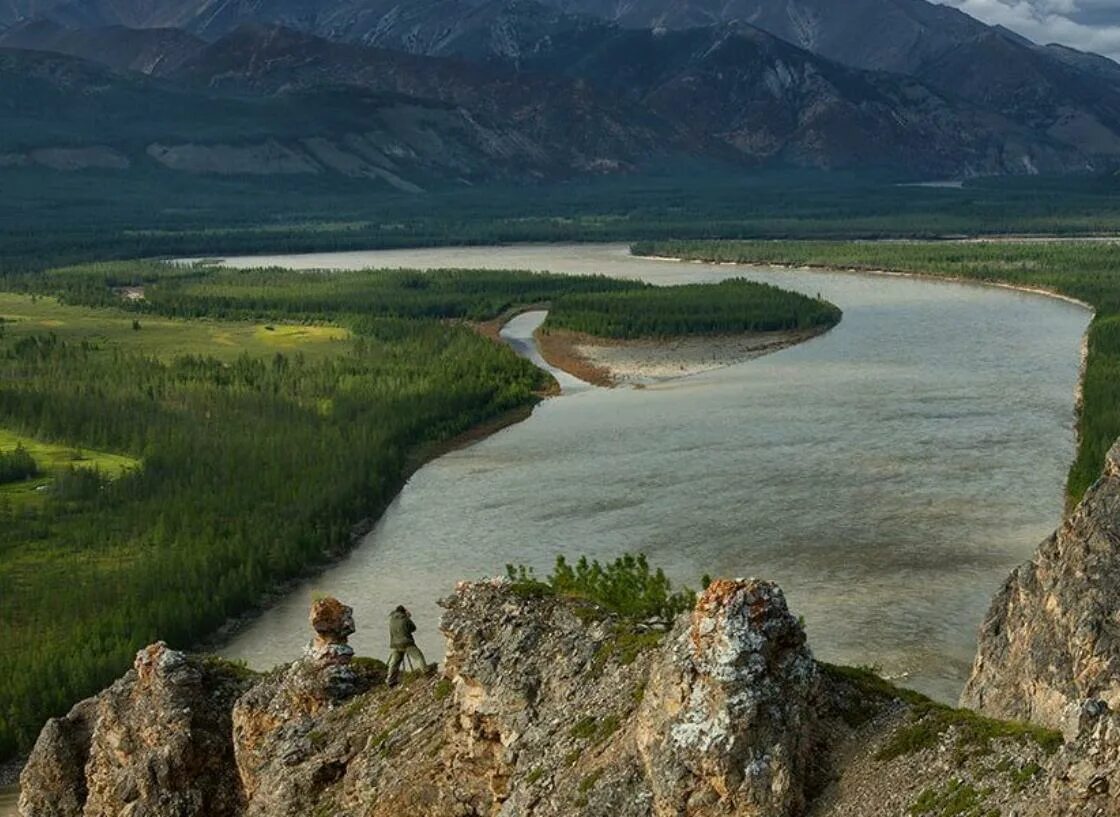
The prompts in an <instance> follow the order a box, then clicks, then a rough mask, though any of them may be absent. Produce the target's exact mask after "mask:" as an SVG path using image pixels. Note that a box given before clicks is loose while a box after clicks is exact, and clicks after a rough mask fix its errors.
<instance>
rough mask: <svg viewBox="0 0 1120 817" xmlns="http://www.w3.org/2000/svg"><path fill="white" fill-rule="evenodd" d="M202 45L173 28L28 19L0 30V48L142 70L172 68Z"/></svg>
mask: <svg viewBox="0 0 1120 817" xmlns="http://www.w3.org/2000/svg"><path fill="white" fill-rule="evenodd" d="M205 45H206V44H205V43H204V42H203V41H202V40H200V39H198V38H197V37H195V36H194V35H192V34H189V33H187V32H186V31H182V30H181V29H177V28H148V29H136V28H126V27H125V26H105V27H97V28H80V29H73V28H66V27H65V26H62V25H60V24H59V23H55V22H53V21H51V20H29V21H25V22H22V23H18V24H16V25H14V26H12V27H11V28H9V29H7V30H6V31H3V32H0V48H19V49H27V50H33V51H51V52H54V53H57V54H66V55H69V56H71V57H81V58H83V59H87V60H92V61H94V62H100V63H102V64H104V65H107V66H109V67H110V68H116V69H118V70H122V71H138V72H140V73H143V74H163V73H168V72H170V71H173V70H175V69H176V68H178V67H179V66H180V65H182V64H183V63H184V62H186V61H187V60H188V59H190V58H191V57H193V56H194V55H195V54H197V53H198V52H199V51H201V50H202V49H203V48H204V47H205Z"/></svg>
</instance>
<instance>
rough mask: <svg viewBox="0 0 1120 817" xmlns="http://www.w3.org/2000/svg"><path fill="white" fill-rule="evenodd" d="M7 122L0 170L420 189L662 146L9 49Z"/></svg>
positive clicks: (608, 130) (394, 100)
mask: <svg viewBox="0 0 1120 817" xmlns="http://www.w3.org/2000/svg"><path fill="white" fill-rule="evenodd" d="M588 109H589V110H590V112H591V114H593V113H594V106H593V105H591V104H590V103H589V104H588ZM0 117H2V118H3V120H4V123H5V127H4V128H3V131H2V132H0V168H3V167H5V166H13V165H15V166H21V165H22V166H33V165H41V166H45V167H49V168H53V169H56V170H80V169H83V168H87V167H98V168H103V169H115V170H121V171H124V170H129V169H137V170H143V169H145V168H147V169H163V170H167V169H170V170H175V171H180V172H189V173H216V174H222V175H236V174H249V175H289V176H298V175H319V176H331V175H340V176H344V177H349V178H355V179H367V180H369V181H371V182H373V183H376V184H377V185H389V186H392V187H396V188H399V189H404V190H410V191H413V192H416V191H418V190H419V189H421V188H424V187H427V186H429V185H431V184H447V183H449V182H459V181H486V180H493V179H501V178H518V179H541V178H557V177H564V176H568V175H571V174H572V173H575V172H583V171H586V170H588V169H589V168H591V167H592V166H593V165H594V164H595V163H596V162H603V163H606V164H607V165H608V166H609V167H613V168H617V167H618V166H621V165H624V164H625V163H627V162H629V161H638V160H641V159H645V158H648V157H649V156H650V155H651V154H654V153H656V151H657V150H658V149H659V146H660V145H661V144H663V143H664V142H665V141H666V139H665V134H664V133H663V132H659V131H657V130H651V131H649V132H646V131H643V130H642V129H641V128H639V127H636V126H630V127H628V128H627V127H625V126H624V125H623V124H622V123H605V124H602V125H601V126H600V125H599V124H598V123H597V122H596V120H594V119H593V118H592V117H591V115H590V114H589V117H588V118H586V119H585V120H584V123H583V124H584V127H585V128H586V130H587V133H586V134H585V135H584V139H583V140H582V142H581V144H584V145H593V146H594V147H595V148H596V149H599V150H601V151H603V152H602V153H597V154H591V155H589V154H586V153H584V152H582V151H581V150H580V148H579V147H578V146H573V145H572V144H570V143H568V142H567V141H566V140H563V139H555V138H554V139H553V140H552V141H550V142H540V141H537V140H536V139H534V138H533V136H532V135H531V134H530V133H529V132H528V129H527V128H524V127H519V125H518V123H517V122H511V121H508V120H504V119H503V120H497V119H495V118H493V117H491V116H489V115H487V114H485V113H482V112H477V111H471V110H468V109H467V108H464V107H462V106H460V105H455V104H449V103H446V102H443V101H440V100H438V99H431V98H428V99H424V98H419V97H416V96H407V95H403V94H395V93H379V92H375V91H373V90H370V89H363V88H358V87H353V86H350V87H330V86H317V87H315V88H314V90H302V89H298V88H291V89H288V90H281V91H278V92H276V93H272V94H268V95H261V96H244V95H241V96H234V95H228V94H221V93H217V92H212V91H208V90H206V89H199V88H190V87H188V86H183V85H172V84H168V83H167V82H165V81H163V80H155V79H149V78H145V77H142V76H140V75H137V74H120V73H116V72H113V71H110V70H108V69H105V68H103V67H101V66H97V65H94V64H92V63H89V62H85V61H81V60H76V59H72V58H68V57H61V56H57V55H51V54H44V53H41V52H33V51H18V50H0ZM616 127H617V128H619V129H620V130H615V128H616Z"/></svg>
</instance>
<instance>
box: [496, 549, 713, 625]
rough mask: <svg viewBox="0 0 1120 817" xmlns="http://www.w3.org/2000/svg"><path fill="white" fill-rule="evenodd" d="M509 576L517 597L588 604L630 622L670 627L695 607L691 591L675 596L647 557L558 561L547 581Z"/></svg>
mask: <svg viewBox="0 0 1120 817" xmlns="http://www.w3.org/2000/svg"><path fill="white" fill-rule="evenodd" d="M506 573H507V575H508V576H509V578H510V580H511V582H512V583H513V588H514V590H515V591H517V592H522V593H526V594H537V595H549V594H557V595H562V596H569V597H572V598H578V599H586V600H587V601H590V602H592V603H594V604H596V605H598V606H600V607H602V608H603V609H604V610H606V611H608V612H610V613H614V614H615V615H618V616H620V617H622V618H624V619H627V620H629V621H641V622H650V623H654V624H661V625H666V626H667V625H668V624H669V623H670V622H672V621H673V619H675V618H676V617H677V616H678V615H680V614H681V613H683V612H685V611H686V610H690V609H692V607H693V605H695V603H696V594H695V593H693V592H692V591H691V590H689V589H688V588H683V589H681V590H678V591H674V590H673V585H672V582H671V581H669V578H668V577H667V576H666V575H665V573H664V571H663V570H661V569H660V568H658V569H657V570H651V569H650V566H649V562H648V561H646V557H645V555H644V554H639V555H637V556H634V555H632V554H629V553H628V554H625V555H623V556H620V557H619V558H617V559H615V560H614V561H613V562H610V563H608V564H606V565H603V564H600V563H599V561H598V560H595V561H588V559H587V557H586V556H581V557H580V559H579V561H577V562H576V563H575V565H571V564H569V563H568V561H567V560H566V559H565V558H564V557H563V556H558V557H556V565H555V567H554V568H553V570H552V573H551V574H550V575H549V576H548V577H547V578H545V579H543V580H541V579H538V578H537V577H536V575H535V573H534V571H533V569H532V568H527V567H525V566H524V565H518V566H517V567H514V566H513V565H507V566H506Z"/></svg>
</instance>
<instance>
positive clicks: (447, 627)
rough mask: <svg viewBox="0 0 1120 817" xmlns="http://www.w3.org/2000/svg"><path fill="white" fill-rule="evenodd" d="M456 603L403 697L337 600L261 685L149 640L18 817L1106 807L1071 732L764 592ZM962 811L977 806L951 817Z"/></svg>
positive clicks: (520, 591)
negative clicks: (828, 656)
mask: <svg viewBox="0 0 1120 817" xmlns="http://www.w3.org/2000/svg"><path fill="white" fill-rule="evenodd" d="M442 604H443V606H444V608H445V613H444V616H443V619H442V623H441V629H442V631H443V633H444V635H445V637H446V640H447V652H446V654H447V663H446V666H445V667H444V669H443V671H442V672H441V673H438V674H429V673H423V672H417V673H413V674H410V675H408V676H406V678H405V680H404V682H403V683H402V684H401V685H399V686H396V687H389V686H388V685H386V684H385V682H384V681H385V667H384V665H383V664H382V663H381V662H379V661H375V660H371V659H362V658H355V657H354V656H353V651H352V649H351V648H350V646H349V644H348V643H347V637H348V636H349V634H350V633H352V632H353V630H354V622H353V618H352V614H351V611H350V608H348V607H347V606H346V605H344V604H342V603H341V602H339V601H337V600H335V599H324V600H321V601H319V602H316V604H315V605H314V607H313V608H312V611H311V625H312V630H313V637H312V640H311V642H310V644H309V645H308V648H307V650H306V651H305V653H304V655H303V656H302V657H301V658H300V659H299V660H297V661H295V662H293V663H291V664H290V665H287V666H282V667H278V668H277V669H276V670H273V671H272V672H270V673H267V674H264V675H258V674H255V673H250V672H248V671H247V670H244V669H243V668H239V667H237V666H235V665H231V664H228V663H226V662H223V661H221V660H219V659H215V658H208V657H198V656H188V655H185V654H183V653H180V652H177V651H175V650H172V649H170V648H168V647H167V646H166V645H163V644H156V645H152V646H151V647H148V648H146V649H145V650H142V651H141V652H140V653H139V654H138V656H137V660H136V664H135V667H134V668H133V669H132V670H131V671H129V672H128V673H127V674H126V675H125V676H124V677H123V678H122V679H121V680H120V681H118V682H117V683H115V684H114V685H113V686H111V687H109V688H108V689H106V690H105V691H104V692H102V693H101V694H99V695H98V696H96V697H95V698H92V699H90V700H88V701H84V702H82V703H81V704H78V705H77V706H76V707H75V708H74V710H73V711H72V712H71V713H70V714H69V715H67V716H66V717H63V718H58V719H55V720H52V721H50V722H49V723H48V724H47V725H46V727H45V728H44V730H43V732H42V734H41V736H40V738H39V741H38V743H37V744H36V746H35V749H34V752H33V754H32V756H31V759H30V761H29V763H28V765H27V767H26V769H25V771H24V774H23V778H22V787H23V794H22V799H21V803H20V809H21V814H22V815H24V817H79V815H83V817H93V816H94V815H97V817H110V816H111V817H118V816H119V817H125V816H126V815H127V817H141V815H142V816H143V817H191V816H192V815H199V817H202V815H206V816H207V817H212V815H218V816H219V817H226V816H227V815H228V817H250V816H253V817H257V816H259V817H263V816H264V815H269V817H288V816H289V815H290V816H291V817H295V816H296V815H300V817H305V816H306V815H322V817H327V816H328V815H333V816H334V817H359V816H360V817H390V815H391V816H392V817H399V816H400V815H408V816H409V817H414V816H415V817H425V816H430V817H449V816H454V817H483V816H484V815H485V816H486V817H495V816H499V815H500V816H501V817H515V816H520V815H525V816H526V817H527V816H528V815H541V816H542V817H545V816H550V815H602V816H603V817H608V815H609V817H669V816H670V815H672V816H673V817H682V816H684V815H688V816H689V817H718V816H719V815H747V816H748V817H798V816H799V815H811V816H812V817H842V815H899V817H901V815H908V816H909V815H923V814H929V815H942V814H949V813H953V814H976V815H985V817H986V816H987V815H989V814H994V813H996V812H998V813H1001V814H1012V813H1015V814H1018V815H1020V817H1030V816H1031V815H1035V816H1036V817H1043V815H1046V816H1047V817H1049V816H1050V815H1056V814H1069V815H1082V814H1084V815H1088V814H1098V813H1103V812H1101V811H1100V806H1101V804H1102V803H1107V802H1108V800H1107V797H1108V795H1107V794H1105V795H1101V794H1097V793H1093V792H1092V791H1089V790H1088V789H1084V790H1083V789H1081V788H1078V789H1077V791H1076V796H1074V790H1073V789H1072V788H1071V787H1070V785H1069V783H1068V781H1069V780H1071V779H1074V778H1075V777H1077V775H1080V774H1082V772H1081V771H1077V770H1076V769H1075V768H1074V767H1075V766H1076V764H1077V763H1079V762H1082V757H1081V755H1076V754H1071V751H1073V750H1071V749H1070V748H1069V747H1066V748H1062V747H1061V742H1062V741H1061V737H1060V735H1058V734H1056V733H1054V732H1051V731H1048V730H1045V729H1040V728H1036V727H1030V726H1027V725H1024V724H1018V723H1006V722H1001V721H994V720H989V719H987V718H984V717H981V716H979V715H977V714H975V713H972V712H968V711H963V710H953V709H950V708H948V707H944V706H941V705H939V704H936V703H933V702H931V701H929V700H928V699H925V698H923V697H922V696H920V695H918V694H917V693H913V692H908V691H905V690H899V689H896V688H894V687H892V686H890V685H889V684H887V683H886V682H885V681H883V680H881V679H880V678H878V677H876V676H875V675H874V674H873V673H872V672H870V671H866V670H859V669H851V668H840V667H832V666H829V665H825V664H821V663H819V662H817V661H816V660H815V659H814V658H813V655H812V652H811V651H810V649H809V646H808V644H807V641H806V636H805V633H804V631H803V629H802V627H801V625H800V623H799V622H798V620H797V619H796V618H795V617H794V616H793V615H792V614H791V613H790V611H789V609H788V608H787V606H786V601H785V598H784V596H783V595H782V592H781V590H780V589H779V588H778V587H777V586H776V585H774V584H772V583H769V582H765V581H758V580H734V581H732V580H721V581H716V582H713V583H712V584H711V585H710V586H709V587H708V588H707V590H706V591H705V592H704V593H703V594H701V595H700V597H699V598H698V599H697V601H696V605H695V607H694V609H692V610H691V611H690V612H686V613H684V614H682V615H681V616H680V617H679V618H678V619H676V620H675V622H673V623H672V624H671V626H669V627H668V628H657V627H651V626H648V625H643V624H637V623H635V622H633V621H629V620H626V619H622V618H620V617H618V616H616V615H612V614H611V613H609V612H608V611H607V610H605V609H603V608H601V607H599V606H597V605H596V604H594V603H592V602H590V601H588V600H587V599H583V598H572V597H565V596H563V595H559V594H556V593H554V592H548V591H547V588H542V587H541V586H540V585H534V586H526V585H523V584H519V583H517V582H510V581H508V580H492V581H484V582H474V583H464V584H461V585H460V586H459V587H458V588H457V589H456V591H455V593H454V594H453V595H452V596H451V597H449V598H447V599H445V600H444V601H443V602H442ZM1085 717H1086V718H1087V719H1093V722H1094V723H1095V724H1097V727H1100V725H1101V724H1103V723H1106V722H1108V723H1111V722H1110V721H1108V720H1107V715H1105V714H1104V712H1103V710H1102V712H1099V713H1097V714H1096V715H1094V714H1093V713H1087V714H1086V715H1085ZM1101 717H1104V720H1101ZM1097 727H1094V728H1097ZM1102 728H1103V727H1102ZM1109 728H1112V727H1109ZM1105 731H1107V730H1105ZM1111 734H1112V733H1109V735H1108V736H1107V737H1108V739H1109V740H1111V737H1110V736H1111ZM1078 751H1081V750H1078ZM1077 779H1080V778H1079V777H1078V778H1077ZM1098 788H1099V786H1098ZM961 803H965V804H966V805H967V807H968V809H973V808H974V809H975V810H963V811H946V810H945V809H946V808H949V807H950V806H952V807H953V808H956V807H957V806H959V805H960V804H961ZM947 804H948V805H947ZM953 804H956V805H953Z"/></svg>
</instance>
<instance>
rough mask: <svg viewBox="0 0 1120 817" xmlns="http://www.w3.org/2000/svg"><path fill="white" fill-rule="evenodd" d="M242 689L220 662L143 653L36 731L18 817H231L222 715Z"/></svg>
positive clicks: (232, 787)
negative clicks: (114, 678)
mask: <svg viewBox="0 0 1120 817" xmlns="http://www.w3.org/2000/svg"><path fill="white" fill-rule="evenodd" d="M248 686H249V683H248V679H247V677H246V675H245V674H244V673H242V672H240V671H239V670H238V669H237V668H236V667H233V666H231V665H228V664H226V663H224V662H221V661H217V660H213V659H197V658H189V657H187V656H186V655H184V654H183V653H181V652H177V651H175V650H171V649H168V648H167V646H166V645H165V644H163V643H158V644H153V645H151V646H150V647H146V648H145V649H143V650H141V651H140V652H139V653H137V655H136V661H135V663H134V665H133V669H132V670H130V671H129V672H128V674H126V675H125V676H124V677H123V678H121V679H120V680H119V681H117V682H116V683H115V684H113V685H112V686H111V687H109V688H108V689H107V690H105V691H104V692H102V693H101V694H100V695H98V696H97V697H96V698H92V699H90V700H87V701H83V702H82V703H80V704H78V705H77V706H76V707H74V709H73V710H72V711H71V712H70V713H69V714H68V715H67V716H66V717H64V718H57V719H54V720H52V721H50V722H49V723H48V724H47V726H46V727H45V728H44V729H43V732H42V734H41V735H40V736H39V740H38V741H37V743H36V744H35V748H34V750H33V751H32V754H31V758H30V760H29V762H28V764H27V767H26V768H25V769H24V772H23V775H22V776H21V778H20V786H21V790H22V794H21V797H20V814H21V815H23V817H71V816H72V815H73V816H74V817H76V816H77V815H81V814H85V815H137V817H139V815H151V816H152V817H156V816H157V815H187V814H197V815H203V814H205V815H208V817H234V815H238V814H241V812H242V809H243V806H244V801H243V798H242V792H241V787H240V785H238V780H237V776H236V772H235V767H234V763H233V751H232V749H233V747H232V744H231V742H230V734H231V712H232V709H233V703H234V701H235V700H237V698H238V697H239V696H240V695H241V694H242V693H244V692H245V691H246V689H247V688H248Z"/></svg>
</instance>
